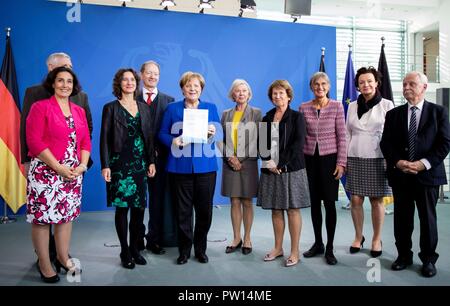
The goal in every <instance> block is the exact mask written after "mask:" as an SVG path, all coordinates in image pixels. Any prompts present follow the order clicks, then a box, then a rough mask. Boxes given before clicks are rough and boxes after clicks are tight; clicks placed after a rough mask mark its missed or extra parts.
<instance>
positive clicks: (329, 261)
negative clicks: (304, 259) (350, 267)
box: [325, 251, 337, 266]
mask: <svg viewBox="0 0 450 306" xmlns="http://www.w3.org/2000/svg"><path fill="white" fill-rule="evenodd" d="M325 260H326V262H327V264H329V265H332V266H334V265H335V264H337V259H336V257H334V254H333V251H327V252H326V253H325Z"/></svg>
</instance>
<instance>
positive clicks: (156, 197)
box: [143, 155, 169, 246]
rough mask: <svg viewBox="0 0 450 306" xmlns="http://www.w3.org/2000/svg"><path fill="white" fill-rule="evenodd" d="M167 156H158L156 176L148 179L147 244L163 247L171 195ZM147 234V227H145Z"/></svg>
mask: <svg viewBox="0 0 450 306" xmlns="http://www.w3.org/2000/svg"><path fill="white" fill-rule="evenodd" d="M166 164H167V156H165V155H164V156H158V158H157V160H156V175H155V177H154V178H149V179H148V194H149V197H148V198H149V201H148V211H149V219H148V232H147V235H146V238H147V244H158V245H160V246H161V245H163V228H164V219H165V217H164V205H165V203H166V196H167V195H168V194H169V190H168V189H169V186H167V172H166ZM143 227H144V229H143V232H144V233H145V225H143Z"/></svg>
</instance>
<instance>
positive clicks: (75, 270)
mask: <svg viewBox="0 0 450 306" xmlns="http://www.w3.org/2000/svg"><path fill="white" fill-rule="evenodd" d="M54 264H55V268H56V272H58V273H61V268H62V269H63V270H64V271H66V273H69V271H70V272H71V273H72V275H75V274H81V272H83V270H82V269H79V268H77V267H76V266H75V265H73V266H72V267H71V268H67V267H66V266H64V265H63V264H62V263H61V262H60V261H59V260H58V258H56V259H55V261H54Z"/></svg>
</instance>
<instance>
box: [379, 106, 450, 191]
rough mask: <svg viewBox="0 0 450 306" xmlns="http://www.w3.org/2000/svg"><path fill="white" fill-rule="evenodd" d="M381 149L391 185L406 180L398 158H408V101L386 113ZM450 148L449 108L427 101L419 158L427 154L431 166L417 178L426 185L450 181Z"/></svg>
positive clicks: (419, 132) (419, 134)
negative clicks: (447, 164)
mask: <svg viewBox="0 0 450 306" xmlns="http://www.w3.org/2000/svg"><path fill="white" fill-rule="evenodd" d="M380 146H381V151H382V152H383V155H384V158H385V159H386V163H387V177H388V180H389V185H390V186H392V187H393V186H395V185H396V184H398V183H400V182H402V181H404V180H405V178H406V177H407V176H411V174H405V173H403V172H402V171H401V170H399V169H397V168H396V167H395V165H396V164H397V162H398V161H399V160H408V147H409V146H408V103H405V104H403V105H401V106H398V107H396V108H394V109H391V110H390V111H388V112H387V114H386V120H385V123H384V130H383V136H382V138H381V142H380ZM449 150H450V128H449V122H448V110H447V109H446V108H444V107H442V106H440V105H436V104H434V103H430V102H427V101H425V102H424V104H423V108H422V114H421V116H420V121H419V128H418V129H417V135H416V156H415V157H416V158H415V160H420V159H422V158H426V159H427V160H428V161H429V162H430V164H431V169H430V170H424V171H421V172H419V174H417V180H418V181H419V182H420V183H421V184H423V185H427V186H438V185H445V184H447V178H446V175H445V168H444V159H445V157H446V156H447V154H448V152H449Z"/></svg>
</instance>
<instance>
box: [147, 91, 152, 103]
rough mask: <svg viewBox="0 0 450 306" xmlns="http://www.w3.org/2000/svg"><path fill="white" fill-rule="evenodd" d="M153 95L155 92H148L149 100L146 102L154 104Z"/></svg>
mask: <svg viewBox="0 0 450 306" xmlns="http://www.w3.org/2000/svg"><path fill="white" fill-rule="evenodd" d="M152 95H153V92H147V101H146V102H147V104H148V105H150V104H152V102H153V99H152Z"/></svg>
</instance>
